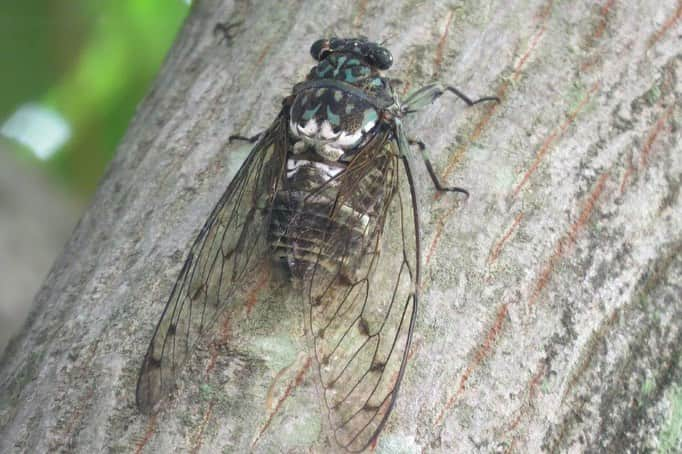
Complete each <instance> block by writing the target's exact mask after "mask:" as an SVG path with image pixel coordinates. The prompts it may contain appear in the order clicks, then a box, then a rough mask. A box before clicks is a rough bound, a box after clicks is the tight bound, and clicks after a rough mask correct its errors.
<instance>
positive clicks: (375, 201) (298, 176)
mask: <svg viewBox="0 0 682 454" xmlns="http://www.w3.org/2000/svg"><path fill="white" fill-rule="evenodd" d="M356 173H357V172H353V171H348V170H347V164H345V163H341V162H324V161H320V160H314V159H306V155H305V154H303V155H294V154H290V155H289V158H288V159H287V163H286V175H285V177H284V181H283V182H282V187H281V189H280V190H279V191H278V192H277V194H276V196H275V199H274V203H273V209H272V216H271V221H270V232H269V240H270V244H271V246H272V248H273V251H274V254H275V258H276V259H277V260H279V261H281V262H282V263H283V264H285V265H286V266H287V268H288V269H289V270H290V272H291V273H292V275H293V276H294V277H296V278H303V277H304V276H305V275H306V273H307V272H309V271H311V270H312V269H313V268H317V269H319V270H320V271H323V270H324V271H325V272H328V273H332V274H339V273H342V274H343V278H345V279H348V280H352V279H353V272H352V271H351V270H352V269H353V268H354V267H355V266H356V265H357V263H358V261H359V260H361V258H362V256H363V255H364V254H365V245H366V244H367V242H368V241H367V237H368V235H370V230H371V227H372V226H373V224H374V223H373V222H372V220H373V219H375V218H376V216H377V208H378V207H379V206H380V205H381V201H382V199H383V183H382V181H381V177H382V175H381V172H380V170H379V169H365V170H363V172H362V173H363V178H361V179H359V181H356V182H355V183H356V184H355V187H354V188H353V190H352V191H351V192H349V191H347V190H346V189H344V192H343V193H342V192H340V189H341V188H347V187H348V183H349V178H352V177H357V176H358V175H354V174H356Z"/></svg>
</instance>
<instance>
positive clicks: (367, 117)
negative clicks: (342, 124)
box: [362, 109, 379, 128]
mask: <svg viewBox="0 0 682 454" xmlns="http://www.w3.org/2000/svg"><path fill="white" fill-rule="evenodd" d="M378 118H379V115H378V114H377V111H376V110H374V109H367V110H365V112H364V113H363V115H362V127H363V128H364V127H365V125H367V124H369V123H376V121H377V119H378Z"/></svg>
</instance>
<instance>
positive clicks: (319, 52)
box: [310, 37, 393, 70]
mask: <svg viewBox="0 0 682 454" xmlns="http://www.w3.org/2000/svg"><path fill="white" fill-rule="evenodd" d="M333 53H347V54H353V55H354V56H356V57H358V58H361V59H362V60H364V61H365V62H366V63H368V64H369V65H370V66H372V67H374V68H376V69H379V70H385V69H388V68H390V67H391V65H392V64H393V56H392V55H391V53H390V52H389V51H388V49H386V48H385V47H382V46H381V45H379V44H377V43H373V42H371V41H368V40H367V38H365V37H360V38H335V37H334V38H329V39H327V38H323V39H318V40H317V41H315V42H314V43H313V45H312V46H311V47H310V54H311V55H312V56H313V58H314V59H315V60H317V61H322V60H324V59H325V58H327V57H328V56H329V55H331V54H333Z"/></svg>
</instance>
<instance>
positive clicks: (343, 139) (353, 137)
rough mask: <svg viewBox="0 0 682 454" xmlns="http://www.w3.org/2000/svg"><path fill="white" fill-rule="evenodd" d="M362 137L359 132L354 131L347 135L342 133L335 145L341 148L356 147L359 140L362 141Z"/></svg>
mask: <svg viewBox="0 0 682 454" xmlns="http://www.w3.org/2000/svg"><path fill="white" fill-rule="evenodd" d="M362 135H363V133H362V131H361V130H358V131H355V132H354V133H353V134H348V133H346V132H345V131H344V132H343V133H341V135H340V136H339V139H338V140H337V141H336V142H335V144H338V145H339V146H340V147H342V148H348V147H350V146H352V145H356V144H357V143H358V142H359V141H360V139H362Z"/></svg>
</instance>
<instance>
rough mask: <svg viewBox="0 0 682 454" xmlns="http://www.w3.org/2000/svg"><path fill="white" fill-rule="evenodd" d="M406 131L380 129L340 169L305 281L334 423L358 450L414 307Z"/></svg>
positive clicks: (373, 427) (383, 415) (373, 434)
mask: <svg viewBox="0 0 682 454" xmlns="http://www.w3.org/2000/svg"><path fill="white" fill-rule="evenodd" d="M400 134H402V131H400V130H399V129H396V130H395V131H393V132H386V133H384V134H380V135H377V137H375V139H374V140H373V141H372V142H370V143H369V144H368V145H367V147H366V148H365V149H364V150H363V151H362V152H361V153H360V154H359V155H358V156H357V157H356V159H355V160H354V161H352V162H351V163H350V165H349V166H348V168H347V170H346V171H345V172H343V174H341V175H339V178H340V179H341V182H340V185H339V187H340V189H339V191H338V195H337V198H336V201H335V204H334V208H333V211H332V213H331V215H330V222H329V225H330V228H329V229H328V231H327V232H326V235H325V237H324V241H323V242H322V245H321V246H320V249H319V253H318V256H317V261H316V263H315V266H313V268H312V271H311V272H310V276H309V278H308V286H307V288H306V291H307V292H306V293H307V299H308V302H309V304H310V307H309V311H310V315H309V321H310V327H311V335H312V338H313V343H314V350H315V356H316V358H317V363H318V365H319V378H320V382H321V387H322V390H323V393H324V401H325V404H326V407H327V408H328V410H329V419H330V424H331V427H332V430H333V431H334V436H335V439H336V442H337V443H338V444H339V445H341V446H342V447H344V448H345V449H346V450H348V451H353V452H357V451H362V450H364V449H365V448H366V447H368V446H369V445H370V444H371V443H372V442H373V441H374V440H375V439H376V438H377V436H378V434H379V432H380V431H381V430H382V428H383V426H384V425H385V423H386V421H387V419H388V416H389V414H390V412H391V410H392V408H393V405H394V402H395V400H396V396H397V393H398V388H399V387H400V382H401V380H402V377H403V373H404V370H405V363H406V361H407V355H408V350H409V347H410V341H411V336H412V330H413V326H414V318H415V313H416V308H417V296H418V295H417V294H418V282H419V267H420V264H419V254H420V250H419V231H418V229H419V226H418V215H417V205H416V198H415V192H414V185H413V182H412V175H411V173H410V168H409V165H408V162H407V158H406V157H405V156H403V155H401V153H400V151H402V150H400V149H399V148H400V147H399V144H400V140H396V137H397V136H398V135H400ZM403 142H405V141H404V140H403ZM405 143H406V142H405ZM379 150H381V151H379ZM406 152H409V150H407V151H406ZM349 213H350V214H349ZM353 213H355V214H353ZM359 213H362V214H363V215H359ZM341 226H342V227H341ZM358 248H359V249H358ZM358 250H359V251H360V253H359V254H358V253H357V252H354V251H358Z"/></svg>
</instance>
